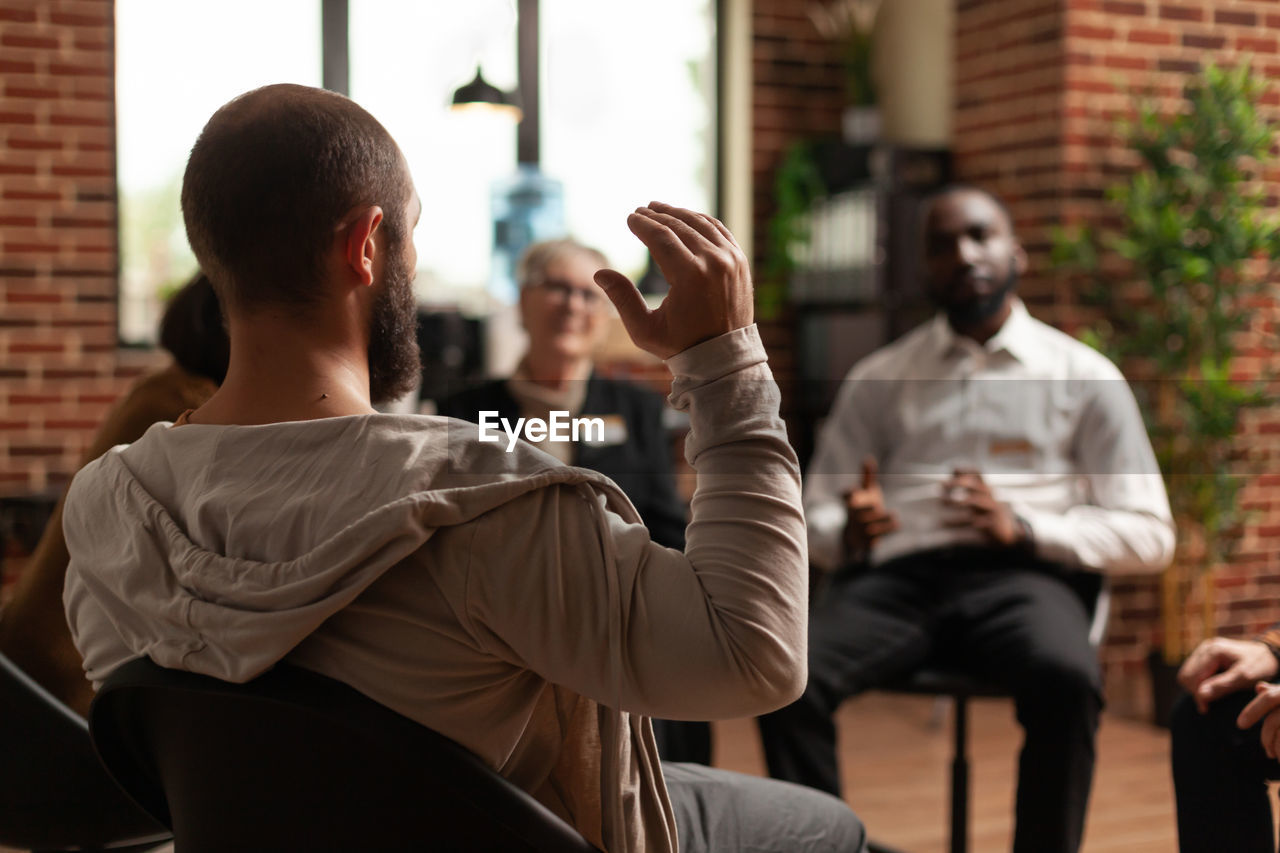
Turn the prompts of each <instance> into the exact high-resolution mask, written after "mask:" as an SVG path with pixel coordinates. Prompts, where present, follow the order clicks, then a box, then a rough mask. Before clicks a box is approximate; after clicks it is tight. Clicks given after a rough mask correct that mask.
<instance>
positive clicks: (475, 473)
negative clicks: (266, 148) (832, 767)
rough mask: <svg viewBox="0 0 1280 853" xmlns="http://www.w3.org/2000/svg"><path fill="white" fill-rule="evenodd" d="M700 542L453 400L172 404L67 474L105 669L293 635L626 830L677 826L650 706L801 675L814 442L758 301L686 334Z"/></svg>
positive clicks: (593, 823) (501, 766) (765, 690)
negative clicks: (652, 532) (192, 410)
mask: <svg viewBox="0 0 1280 853" xmlns="http://www.w3.org/2000/svg"><path fill="white" fill-rule="evenodd" d="M668 364H669V366H670V368H671V371H672V373H673V375H674V377H675V382H674V384H673V387H672V395H671V400H672V403H673V405H675V406H676V407H677V408H679V409H684V410H687V411H688V412H689V414H690V419H691V433H690V435H689V437H688V439H687V441H686V455H687V456H688V459H689V462H690V464H691V465H692V466H693V467H694V468H695V470H697V472H698V486H697V491H696V493H695V495H694V499H693V504H692V513H693V515H692V520H691V522H690V525H689V528H688V545H687V547H686V551H685V552H684V553H681V552H678V551H674V550H670V549H666V548H662V547H661V546H658V545H656V544H654V543H652V542H650V541H649V537H648V533H647V531H646V530H645V527H644V525H643V524H641V523H640V521H639V518H638V517H637V515H636V513H635V510H634V509H633V508H632V507H631V505H630V503H629V502H628V501H627V499H626V497H625V496H624V495H623V494H622V493H621V492H620V491H619V490H618V489H617V487H616V486H614V485H613V484H612V483H611V482H610V481H609V480H607V479H606V478H604V477H603V476H601V475H599V474H595V473H593V472H590V471H586V470H582V469H577V468H569V467H564V466H561V465H559V464H558V463H556V462H555V461H554V460H553V459H551V458H550V457H548V456H546V455H545V454H543V453H541V452H540V451H538V450H536V449H535V448H533V447H532V446H530V445H527V444H524V443H523V442H521V443H519V445H518V447H517V449H516V450H515V452H512V453H507V452H505V450H504V449H503V448H504V447H505V444H502V445H497V444H489V443H480V442H478V441H477V440H476V426H475V425H474V424H469V423H464V422H461V421H453V420H447V419H444V418H424V417H413V416H395V415H366V416H354V417H341V418H328V419H322V420H314V421H302V422H291V423H280V424H269V425H263V426H207V425H199V424H189V425H185V426H181V427H170V426H169V425H168V424H157V425H155V426H153V427H152V428H151V429H150V430H149V431H148V432H147V433H146V435H144V436H143V437H142V438H141V439H139V440H138V441H137V442H136V443H135V444H133V445H130V446H127V447H119V448H116V449H115V450H113V451H112V452H109V453H107V454H106V455H105V456H103V457H102V458H101V459H100V460H98V461H97V462H95V463H93V464H92V465H90V466H87V467H86V468H85V469H84V470H83V471H82V472H81V473H80V474H79V475H78V476H77V477H76V479H75V481H74V483H73V484H72V487H71V491H70V494H69V496H68V500H67V506H66V516H65V522H64V528H65V530H66V535H67V544H68V547H69V549H70V552H71V566H70V568H69V570H68V574H67V586H66V591H65V594H64V601H65V603H66V607H67V615H68V619H69V621H70V623H71V629H72V634H73V636H74V638H75V641H76V645H77V647H78V648H79V650H80V652H81V653H82V654H83V656H84V659H85V669H86V672H87V673H88V676H89V678H90V679H92V680H93V681H94V682H95V683H97V682H100V681H101V680H102V679H103V678H104V677H105V676H106V675H107V674H108V673H109V672H110V671H111V670H112V669H114V668H115V667H116V666H119V665H120V664H121V663H124V662H125V661H128V660H130V659H133V658H136V657H139V656H142V655H148V656H150V657H151V658H153V659H154V660H155V661H157V662H158V663H160V664H161V665H164V666H170V667H176V668H181V669H187V670H192V671H195V672H202V673H207V674H210V675H214V676H217V677H219V678H224V679H228V680H231V681H244V680H247V679H250V678H252V677H254V676H255V675H257V674H259V673H261V672H263V671H264V670H266V669H268V668H270V667H271V666H272V665H273V664H275V663H276V662H277V661H279V660H281V659H286V658H287V659H288V660H289V661H291V662H293V663H296V664H299V665H301V666H305V667H307V668H310V669H313V670H316V671H318V672H322V673H324V674H326V675H329V676H332V677H334V678H338V679H340V680H342V681H345V682H347V683H349V684H351V685H353V686H354V687H356V688H357V689H359V690H360V691H362V692H363V693H365V694H366V695H368V696H370V697H371V698H373V699H375V700H377V701H379V702H382V703H383V704H385V705H387V706H389V707H391V708H393V709H395V710H397V711H399V712H400V713H402V714H405V715H406V716H409V717H412V718H414V719H416V720H419V721H420V722H422V723H423V724H425V725H427V726H430V727H431V728H433V729H435V730H437V731H439V732H441V733H443V734H445V735H447V736H449V737H451V738H453V739H454V740H456V741H458V742H459V743H461V744H463V745H464V746H466V747H468V748H469V749H471V750H472V751H474V752H475V753H476V754H478V755H479V756H480V757H481V758H482V759H483V760H484V761H486V762H487V763H488V764H490V765H491V766H492V767H494V768H495V769H496V770H498V772H500V773H502V774H503V775H505V776H507V777H508V778H510V779H511V780H512V781H513V782H515V783H516V784H518V785H520V786H521V787H523V788H525V789H526V790H528V791H530V792H531V793H532V794H533V795H534V796H535V797H537V798H538V799H539V800H541V801H542V802H543V803H545V804H546V805H547V806H548V807H549V808H551V809H552V810H553V811H555V812H557V813H558V814H560V815H561V816H562V817H564V818H565V819H566V820H568V821H570V822H571V823H573V824H574V825H575V826H576V827H577V828H578V829H579V830H580V831H581V832H582V833H583V834H584V835H585V836H586V837H587V838H588V839H589V840H590V841H592V842H593V843H595V844H596V845H597V846H599V847H601V848H603V849H605V850H608V851H622V850H627V851H641V850H644V851H666V850H674V849H675V847H676V834H675V827H674V820H673V817H672V813H671V808H670V803H669V802H668V799H667V795H666V789H665V786H664V785H663V781H662V771H661V767H660V765H659V762H658V756H657V751H656V749H655V747H654V743H653V736H652V733H651V731H650V727H649V723H648V719H647V717H649V716H663V717H667V718H676V719H679V718H690V719H714V718H720V717H728V716H743V715H751V714H758V713H762V712H765V711H768V710H771V709H773V708H776V707H779V706H781V705H783V704H785V703H786V702H788V701H790V700H792V699H794V698H795V697H796V696H797V695H798V694H799V692H800V691H801V690H802V689H803V686H804V682H805V676H806V671H805V661H806V648H805V639H806V638H805V625H806V622H805V620H806V616H805V614H806V607H807V601H806V598H807V589H806V587H807V554H806V550H805V526H804V518H803V516H802V513H801V510H800V477H799V470H798V467H797V464H796V459H795V455H794V453H793V452H792V450H791V447H790V445H789V444H788V443H787V440H786V433H785V429H784V426H783V424H782V422H781V420H780V418H779V417H778V391H777V386H776V385H775V384H774V382H773V380H772V377H771V375H770V373H769V370H768V367H767V366H766V364H765V355H764V350H763V348H762V347H761V345H760V341H759V338H758V335H757V333H756V330H755V328H754V327H750V328H748V329H740V330H738V331H736V332H733V333H730V334H728V335H724V336H721V337H719V338H716V339H715V340H712V341H708V342H706V343H703V344H700V345H699V346H696V347H693V348H691V349H689V350H686V351H685V352H683V353H680V354H678V355H677V356H674V357H673V358H672V359H670V361H669V362H668Z"/></svg>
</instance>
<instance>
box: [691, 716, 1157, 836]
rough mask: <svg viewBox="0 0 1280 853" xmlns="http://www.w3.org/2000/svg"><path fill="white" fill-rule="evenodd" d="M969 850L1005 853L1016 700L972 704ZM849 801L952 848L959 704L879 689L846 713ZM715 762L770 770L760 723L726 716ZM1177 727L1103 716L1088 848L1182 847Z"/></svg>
mask: <svg viewBox="0 0 1280 853" xmlns="http://www.w3.org/2000/svg"><path fill="white" fill-rule="evenodd" d="M969 707H970V715H969V719H970V730H969V745H970V762H971V763H970V767H971V773H972V776H971V785H970V797H971V812H970V813H971V818H970V830H971V836H970V837H971V839H972V840H971V844H970V851H971V853H1007V851H1008V850H1009V849H1010V844H1011V839H1012V832H1013V820H1012V817H1013V790H1014V779H1015V776H1016V761H1017V752H1018V748H1019V746H1020V745H1021V740H1022V733H1021V730H1020V729H1019V728H1018V726H1017V723H1016V722H1015V721H1014V719H1013V706H1012V703H1011V702H1009V701H1008V700H974V701H972V702H971V703H970V706H969ZM839 727H840V740H841V743H840V747H841V756H842V757H841V768H842V770H843V772H844V786H845V791H846V798H847V799H848V801H849V804H850V805H851V806H853V808H854V810H855V811H856V812H857V813H858V815H859V817H861V818H862V820H863V822H864V823H865V824H866V825H867V829H868V831H869V832H870V835H871V837H872V838H873V839H874V840H876V841H878V842H880V843H882V844H887V845H890V846H892V847H895V848H897V849H900V850H902V851H904V853H945V851H946V850H947V844H946V834H947V828H948V825H949V824H948V816H947V815H948V812H947V802H948V798H949V796H950V795H949V793H948V785H949V779H950V761H951V719H950V707H949V703H942V704H941V705H939V704H938V703H936V702H935V700H933V699H931V698H929V697H917V696H899V695H891V694H882V693H872V694H868V695H866V696H863V697H861V698H859V699H857V700H855V701H852V702H846V703H845V704H844V706H842V707H841V709H840V713H839ZM715 737H716V741H715V743H716V763H717V764H718V765H719V766H721V767H725V768H727V769H730V770H738V771H741V772H744V773H755V774H763V772H764V760H763V758H762V757H761V753H760V741H759V737H758V735H757V733H756V728H755V723H754V722H753V721H751V720H734V721H729V722H723V723H717V724H716V733H715ZM1177 849H1178V845H1177V832H1176V830H1175V828H1174V819H1173V783H1172V781H1171V780H1170V776H1169V738H1168V733H1167V732H1165V731H1164V730H1162V729H1157V728H1155V727H1153V726H1148V725H1144V724H1141V723H1134V722H1130V721H1128V720H1119V719H1111V718H1104V721H1103V724H1102V729H1101V731H1100V733H1099V739H1098V765H1097V772H1096V775H1095V779H1094V787H1093V797H1092V800H1091V803H1090V808H1089V818H1088V823H1087V825H1086V829H1085V843H1084V853H1122V851H1123V853H1176V851H1177Z"/></svg>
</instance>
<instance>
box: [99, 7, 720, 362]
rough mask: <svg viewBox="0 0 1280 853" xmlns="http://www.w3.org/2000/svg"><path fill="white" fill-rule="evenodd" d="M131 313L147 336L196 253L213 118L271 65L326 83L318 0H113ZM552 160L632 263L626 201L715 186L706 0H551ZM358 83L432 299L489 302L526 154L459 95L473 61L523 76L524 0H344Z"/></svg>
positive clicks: (422, 286)
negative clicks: (498, 207)
mask: <svg viewBox="0 0 1280 853" xmlns="http://www.w3.org/2000/svg"><path fill="white" fill-rule="evenodd" d="M116 8H117V12H116V16H117V22H116V24H117V27H116V28H117V57H118V58H117V63H118V69H117V99H118V100H117V102H118V126H119V130H118V134H119V135H118V143H119V164H120V165H119V176H120V196H121V232H122V235H121V236H122V240H121V245H122V276H121V311H120V317H121V321H120V332H121V336H122V338H123V339H124V340H126V341H144V340H148V339H150V338H151V337H152V336H153V335H154V327H155V323H156V318H157V315H158V311H159V305H160V297H161V296H162V295H163V294H164V292H165V291H166V290H167V289H169V288H172V287H173V286H175V285H176V284H179V283H181V282H182V281H183V280H184V279H185V278H186V277H187V276H189V275H190V274H191V273H192V272H193V271H194V268H195V264H194V260H193V259H192V258H191V255H190V250H189V248H188V247H187V244H186V237H185V234H184V232H183V229H182V221H181V213H180V211H179V209H178V188H179V183H180V180H181V174H182V170H183V168H184V166H185V161H186V156H187V153H188V151H189V150H190V147H191V144H192V142H194V141H195V138H196V135H197V134H198V133H199V130H200V128H201V126H203V123H204V122H205V121H206V120H207V119H208V117H209V115H210V114H212V112H213V111H214V110H215V109H217V107H218V106H220V105H221V104H222V103H225V102H226V101H227V100H228V99H230V98H231V97H233V96H235V95H236V94H238V93H240V92H243V91H246V90H248V89H251V88H253V87H255V86H259V85H263V84H266V83H270V82H281V81H288V82H298V83H305V84H309V85H320V79H321V33H320V0H270V2H265V0H220V2H218V3H204V4H200V3H189V2H183V3H174V2H172V0H117V3H116ZM540 16H541V27H540V34H541V49H540V50H541V60H542V63H541V64H542V71H541V94H542V98H541V107H542V109H541V128H542V131H541V140H542V146H541V147H542V170H543V172H544V173H545V174H546V175H548V176H549V177H551V178H554V179H557V180H559V181H561V182H562V183H563V185H564V201H565V219H566V226H567V230H568V231H569V232H570V233H572V234H574V235H575V236H577V237H579V238H580V239H582V240H584V241H586V242H588V243H591V244H593V245H596V246H598V247H600V248H601V249H602V250H604V251H605V253H606V254H608V255H609V256H610V257H611V258H612V259H613V261H614V263H615V265H617V266H618V267H619V268H621V269H623V270H624V271H626V272H628V273H633V274H639V272H640V271H641V269H642V268H643V265H644V261H645V257H644V252H643V247H641V246H640V244H639V243H638V242H637V241H636V240H635V238H634V237H633V236H632V235H631V234H630V232H629V231H627V228H626V224H625V220H626V214H627V213H628V212H629V211H630V210H632V209H633V208H635V207H636V206H637V205H641V204H644V203H646V202H648V201H649V200H650V199H653V198H658V199H662V200H666V201H671V202H674V203H678V204H685V205H689V206H692V207H696V208H700V209H710V207H711V205H712V200H713V199H714V197H715V193H714V187H713V180H714V175H715V160H714V156H715V155H714V142H715V140H714V129H715V81H714V69H715V64H716V63H715V56H714V44H715V37H714V24H713V21H714V0H646V2H643V3H638V2H637V3H621V2H600V0H542V2H541V11H540ZM349 26H350V32H349V41H350V53H349V56H350V59H349V68H350V86H351V92H350V94H351V96H352V97H353V98H354V99H355V100H356V101H358V102H359V103H361V104H362V105H363V106H365V107H366V108H367V109H368V110H369V111H370V112H371V113H373V115H375V116H376V117H377V118H378V119H379V120H380V121H382V123H383V124H385V125H386V126H387V128H388V129H389V130H390V131H391V133H392V135H393V136H395V138H396V140H397V141H398V142H399V143H400V145H401V147H402V148H403V150H404V152H405V156H406V158H407V159H408V161H409V167H410V169H411V170H412V172H413V176H414V180H415V182H416V183H417V186H418V190H419V193H420V194H421V196H422V199H423V205H424V209H423V215H422V220H421V223H420V224H419V227H418V230H417V232H416V234H415V238H416V243H417V247H418V253H419V271H418V272H419V275H418V282H417V287H418V291H419V297H420V298H421V299H422V300H423V301H430V302H435V303H442V302H451V303H459V304H462V305H463V306H464V307H466V308H468V309H469V310H472V311H476V312H483V311H487V310H489V309H490V308H492V307H493V305H492V297H491V296H490V295H489V294H488V292H487V290H486V288H485V284H486V282H487V281H488V278H489V269H490V262H491V256H492V239H493V234H492V230H493V228H492V222H491V214H490V194H491V191H492V187H493V185H494V183H495V182H496V181H499V180H501V179H504V178H507V177H510V176H511V175H513V174H514V172H515V168H516V162H515V161H516V146H515V140H516V128H515V125H514V123H512V122H511V121H510V120H508V119H504V118H502V117H501V116H496V115H477V114H474V113H468V112H464V113H456V112H453V111H450V110H449V109H448V105H449V101H450V97H451V95H452V92H453V90H454V89H455V88H456V87H458V86H459V85H461V84H462V83H465V82H467V81H468V80H469V79H470V78H471V76H472V75H473V74H474V73H475V70H476V66H477V64H480V65H482V66H483V69H484V75H485V78H486V79H487V80H489V81H490V82H491V83H493V84H495V85H497V86H499V87H501V88H504V89H514V88H515V86H516V27H517V20H516V12H515V4H514V2H512V0H468V2H465V3H463V2H457V0H350V16H349Z"/></svg>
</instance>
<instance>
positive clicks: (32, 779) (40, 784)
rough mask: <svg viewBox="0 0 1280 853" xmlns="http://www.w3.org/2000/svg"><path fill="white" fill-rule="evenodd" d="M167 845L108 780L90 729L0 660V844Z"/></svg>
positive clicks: (54, 847) (47, 847)
mask: <svg viewBox="0 0 1280 853" xmlns="http://www.w3.org/2000/svg"><path fill="white" fill-rule="evenodd" d="M168 839H169V832H168V830H166V829H165V828H164V827H162V826H160V825H159V824H158V823H156V822H155V820H153V819H152V818H151V816H150V815H148V814H147V813H146V812H144V811H143V810H142V809H140V808H138V807H137V805H135V804H134V803H133V801H132V800H130V799H129V798H128V797H127V796H125V793H124V792H123V791H121V790H120V788H119V786H117V785H116V783H115V782H113V781H112V780H111V777H110V776H109V775H107V771H106V770H104V769H103V767H102V763H101V762H99V761H98V757H97V756H96V755H94V752H93V744H92V743H91V742H90V740H89V727H88V724H87V723H85V721H84V720H83V719H82V718H81V717H80V716H79V715H78V714H76V712H74V711H72V710H71V709H70V708H68V707H67V706H66V705H64V704H62V703H61V702H59V701H58V700H57V699H55V698H54V697H53V695H52V694H50V693H49V692H48V691H47V690H45V689H44V688H43V687H41V686H40V685H38V684H36V683H35V682H34V681H32V680H31V679H30V678H29V677H28V676H27V674H26V673H24V672H23V671H22V670H20V669H18V667H17V666H15V665H14V664H13V662H12V661H10V660H9V659H8V658H7V657H5V656H4V655H0V845H4V846H6V847H18V848H21V849H24V850H35V851H48V853H52V851H62V850H116V851H124V850H128V851H140V850H150V849H151V848H153V847H155V846H157V845H158V844H161V843H164V842H166V841H167V840H168Z"/></svg>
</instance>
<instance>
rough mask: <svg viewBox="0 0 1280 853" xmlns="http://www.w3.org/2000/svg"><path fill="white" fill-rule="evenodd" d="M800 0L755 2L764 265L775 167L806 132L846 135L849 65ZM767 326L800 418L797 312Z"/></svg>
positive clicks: (756, 140)
mask: <svg viewBox="0 0 1280 853" xmlns="http://www.w3.org/2000/svg"><path fill="white" fill-rule="evenodd" d="M806 5H807V4H805V3H800V2H795V0H755V2H754V4H753V7H752V18H751V25H752V33H751V52H752V62H751V65H752V69H751V71H752V77H753V79H752V94H751V110H752V115H751V152H752V164H751V170H752V188H753V199H752V217H753V223H752V224H753V228H754V247H755V257H754V258H752V263H753V264H754V266H755V268H756V269H757V270H759V269H761V268H762V266H763V263H764V259H765V253H766V252H767V251H768V243H769V234H768V228H767V225H768V222H769V218H770V217H771V216H773V212H774V210H775V208H776V204H775V202H774V191H773V187H774V175H775V173H776V172H777V169H778V165H779V164H780V163H781V162H782V157H783V154H784V153H785V152H786V150H787V149H788V148H789V147H790V146H791V145H792V143H795V142H798V141H800V140H812V139H817V138H823V137H827V138H830V137H838V136H839V135H840V116H841V113H842V111H843V109H844V104H845V100H846V98H845V83H844V68H843V66H842V64H841V62H840V58H839V56H838V55H837V52H836V48H835V47H834V46H833V45H832V44H831V43H830V42H827V41H824V40H823V39H822V37H821V36H820V35H819V34H818V31H817V30H816V29H815V28H814V25H813V23H812V21H810V20H809V17H808V15H807V14H806V11H805V9H806ZM760 331H761V335H762V338H763V340H764V344H765V347H766V348H767V349H768V351H769V362H770V365H771V367H772V368H773V371H774V374H775V375H776V376H777V377H778V383H779V386H780V387H781V389H782V406H783V415H784V417H786V418H787V420H788V425H789V426H790V427H791V428H792V429H795V428H797V427H799V428H802V429H803V427H802V426H800V425H798V424H795V423H794V421H793V415H794V405H793V401H794V399H795V390H794V388H793V387H792V379H793V378H794V376H795V344H794V328H793V325H792V319H791V317H790V315H789V312H787V311H785V310H784V311H783V314H782V316H781V317H779V318H777V319H776V320H774V321H771V322H761V323H760Z"/></svg>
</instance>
